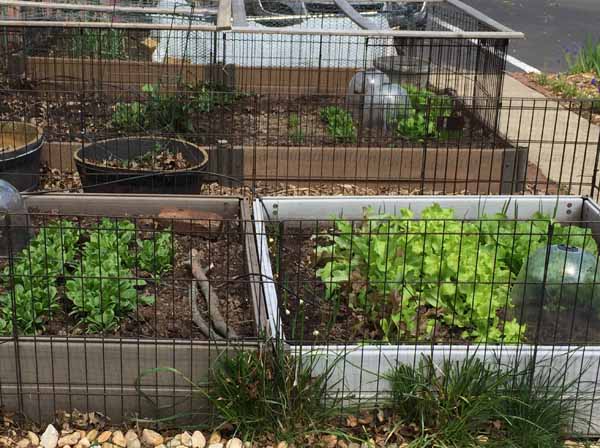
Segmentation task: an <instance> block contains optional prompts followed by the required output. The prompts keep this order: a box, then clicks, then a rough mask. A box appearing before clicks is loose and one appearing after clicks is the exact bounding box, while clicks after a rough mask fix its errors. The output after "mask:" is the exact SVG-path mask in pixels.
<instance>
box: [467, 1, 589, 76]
mask: <svg viewBox="0 0 600 448" xmlns="http://www.w3.org/2000/svg"><path fill="white" fill-rule="evenodd" d="M463 1H464V2H465V3H467V4H469V5H471V6H473V7H474V8H477V9H478V10H480V11H481V12H483V13H484V14H487V15H488V16H490V17H491V18H493V19H495V20H497V21H498V22H500V23H502V24H504V25H506V26H508V27H510V28H512V29H514V30H515V31H522V32H523V33H525V40H516V41H513V42H511V44H510V46H509V54H511V55H512V56H514V57H516V58H518V59H520V60H521V61H523V62H526V63H527V64H529V65H532V66H534V67H536V68H538V69H539V70H542V71H559V70H565V68H566V65H565V60H564V54H565V51H566V49H567V48H569V49H571V51H572V50H573V49H575V48H577V47H578V46H581V45H583V43H584V42H585V40H586V38H587V37H588V36H593V37H595V38H596V40H600V0H463ZM508 70H514V71H516V69H515V68H514V67H508Z"/></svg>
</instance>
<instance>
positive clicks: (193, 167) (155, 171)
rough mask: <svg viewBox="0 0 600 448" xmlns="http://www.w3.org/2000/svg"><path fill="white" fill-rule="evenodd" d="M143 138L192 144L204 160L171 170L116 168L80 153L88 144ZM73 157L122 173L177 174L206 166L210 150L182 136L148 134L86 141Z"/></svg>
mask: <svg viewBox="0 0 600 448" xmlns="http://www.w3.org/2000/svg"><path fill="white" fill-rule="evenodd" d="M142 139H148V140H168V141H175V142H180V143H183V144H185V145H188V146H191V147H193V148H194V149H196V150H198V151H199V152H200V153H201V154H202V156H203V158H204V160H203V161H202V162H201V163H199V164H197V165H193V166H191V167H189V168H183V169H180V170H169V171H161V170H138V169H132V168H116V167H110V166H106V165H101V164H100V163H95V162H91V161H89V160H83V159H82V158H81V157H80V156H79V154H80V153H81V152H82V151H83V150H84V149H85V147H86V146H90V145H101V144H104V143H107V142H112V141H116V140H142ZM73 159H75V161H76V162H78V163H81V164H83V165H88V166H93V167H98V168H104V169H107V170H114V171H118V172H122V173H131V174H153V173H154V174H158V173H167V174H177V173H187V172H190V171H194V170H197V169H200V168H204V167H205V166H206V165H207V164H208V152H206V149H204V148H202V147H200V146H198V145H196V144H194V143H192V142H189V141H187V140H183V139H180V138H170V137H153V136H148V137H115V138H107V139H104V140H98V141H97V142H92V143H86V144H84V145H83V147H81V148H79V149H78V150H77V151H75V153H74V154H73Z"/></svg>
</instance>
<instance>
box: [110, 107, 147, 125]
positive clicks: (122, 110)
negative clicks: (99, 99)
mask: <svg viewBox="0 0 600 448" xmlns="http://www.w3.org/2000/svg"><path fill="white" fill-rule="evenodd" d="M144 113H145V107H144V106H143V105H142V104H141V103H139V102H138V101H134V102H132V103H117V104H115V106H114V109H113V114H112V119H111V122H112V125H113V126H114V127H115V128H118V129H121V130H123V131H136V130H140V129H143V128H144V125H145V123H144Z"/></svg>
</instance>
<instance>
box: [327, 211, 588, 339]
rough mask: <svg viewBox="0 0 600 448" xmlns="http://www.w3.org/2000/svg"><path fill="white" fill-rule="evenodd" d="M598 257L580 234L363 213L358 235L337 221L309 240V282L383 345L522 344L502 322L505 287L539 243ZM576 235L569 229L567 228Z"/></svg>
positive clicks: (540, 218) (536, 224) (445, 215)
mask: <svg viewBox="0 0 600 448" xmlns="http://www.w3.org/2000/svg"><path fill="white" fill-rule="evenodd" d="M550 225H552V229H553V239H552V242H553V243H554V244H568V245H570V246H576V247H581V248H585V249H586V250H588V251H590V252H592V253H594V254H595V253H597V252H598V250H597V247H596V243H595V242H594V240H593V238H592V237H591V233H590V232H589V230H585V229H581V228H578V227H572V226H566V227H565V226H561V225H560V224H557V223H552V221H551V219H550V218H549V217H548V216H544V215H541V214H536V215H534V217H533V218H532V219H531V220H528V221H515V220H507V218H506V216H505V215H503V214H497V215H494V216H492V217H489V218H487V217H484V219H482V220H480V221H472V222H470V221H465V220H458V219H455V217H454V211H453V210H452V209H443V208H441V207H440V206H439V205H437V204H434V205H433V206H431V207H428V208H427V209H425V210H424V211H423V212H422V214H421V219H420V220H416V219H413V213H412V212H411V211H410V210H408V209H402V210H400V211H399V212H398V214H396V215H377V214H375V213H373V211H372V210H367V212H366V214H365V220H364V221H363V223H362V225H361V226H360V227H359V228H358V229H355V228H354V224H353V223H352V222H349V221H344V220H336V221H335V222H334V228H333V230H331V231H329V232H326V233H325V234H320V235H318V236H317V238H318V241H319V242H320V243H319V246H318V247H317V249H316V255H317V258H318V260H319V261H318V264H319V265H320V266H321V267H320V268H318V269H317V272H316V274H317V276H318V278H320V280H321V281H322V282H323V284H324V286H325V295H326V298H327V299H329V300H330V301H332V302H333V304H334V307H335V306H339V303H340V302H341V301H342V300H344V302H345V303H347V305H348V306H349V307H350V308H351V309H353V310H356V311H358V312H359V313H360V314H361V315H363V316H365V319H366V321H367V323H369V324H371V325H374V326H376V327H378V328H379V331H380V332H381V333H382V335H383V338H384V340H387V341H400V340H415V339H419V340H423V339H425V340H430V339H431V340H434V339H436V338H438V337H442V338H444V337H446V338H451V337H456V338H461V339H467V340H474V341H480V342H507V343H508V342H511V343H516V342H519V341H522V340H523V338H524V333H525V326H524V325H521V324H519V322H517V320H516V319H514V318H513V319H512V320H511V319H509V318H507V314H508V312H509V311H510V310H511V309H512V308H513V306H514V305H513V304H512V302H511V300H510V285H511V282H512V281H513V280H514V279H515V278H516V275H517V274H518V273H519V270H520V269H521V266H522V264H523V263H524V262H525V260H526V259H527V257H528V256H529V255H530V254H532V253H534V252H535V250H536V249H538V248H539V247H543V246H545V245H546V244H547V242H548V235H549V232H550ZM573 229H575V230H573Z"/></svg>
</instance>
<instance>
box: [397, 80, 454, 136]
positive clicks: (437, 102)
mask: <svg viewBox="0 0 600 448" xmlns="http://www.w3.org/2000/svg"><path fill="white" fill-rule="evenodd" d="M404 88H405V89H406V90H407V92H408V96H409V98H410V105H411V107H408V108H407V109H406V110H403V111H402V113H401V114H400V118H399V119H398V121H397V124H396V134H397V135H398V136H400V137H404V138H408V139H409V140H413V141H422V140H424V139H425V138H428V137H441V138H444V137H446V138H447V137H448V136H449V135H447V134H446V131H444V130H442V129H439V126H438V122H439V121H440V119H444V118H449V117H450V116H452V112H453V105H452V99H451V98H450V97H447V96H440V95H436V94H435V93H433V92H430V91H428V90H424V89H418V88H416V87H414V86H404Z"/></svg>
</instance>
